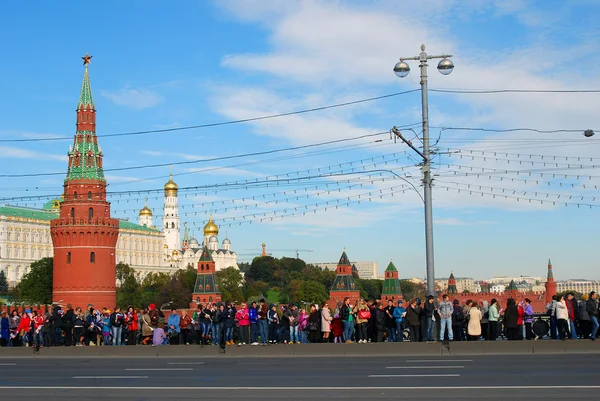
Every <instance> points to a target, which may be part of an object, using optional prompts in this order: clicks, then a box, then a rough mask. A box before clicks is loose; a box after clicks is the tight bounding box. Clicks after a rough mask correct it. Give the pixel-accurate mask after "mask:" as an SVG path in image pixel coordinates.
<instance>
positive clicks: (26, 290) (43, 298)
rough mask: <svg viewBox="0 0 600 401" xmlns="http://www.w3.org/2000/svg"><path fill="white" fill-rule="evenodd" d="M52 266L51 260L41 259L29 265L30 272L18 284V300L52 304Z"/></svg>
mask: <svg viewBox="0 0 600 401" xmlns="http://www.w3.org/2000/svg"><path fill="white" fill-rule="evenodd" d="M52 266H53V259H52V258H42V259H40V260H38V261H36V262H33V263H32V264H31V270H30V271H29V273H27V274H26V275H25V276H23V278H22V279H21V282H20V284H19V298H20V299H21V300H22V301H27V302H33V303H37V304H50V303H52Z"/></svg>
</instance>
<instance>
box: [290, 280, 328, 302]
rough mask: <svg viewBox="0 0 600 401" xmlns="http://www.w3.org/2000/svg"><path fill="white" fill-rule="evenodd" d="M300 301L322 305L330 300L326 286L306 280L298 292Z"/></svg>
mask: <svg viewBox="0 0 600 401" xmlns="http://www.w3.org/2000/svg"><path fill="white" fill-rule="evenodd" d="M296 296H297V297H298V301H306V302H309V303H316V304H319V305H320V304H321V302H323V301H325V300H327V299H329V293H328V292H327V290H326V289H325V286H324V285H323V284H321V283H319V282H317V281H312V280H310V281H309V280H305V281H302V283H301V284H300V287H299V288H298V291H297V292H296Z"/></svg>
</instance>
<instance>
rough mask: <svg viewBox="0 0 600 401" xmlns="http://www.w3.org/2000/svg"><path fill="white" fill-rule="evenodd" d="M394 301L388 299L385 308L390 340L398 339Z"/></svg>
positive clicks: (386, 325)
mask: <svg viewBox="0 0 600 401" xmlns="http://www.w3.org/2000/svg"><path fill="white" fill-rule="evenodd" d="M394 309H396V308H395V307H394V301H392V300H391V299H389V300H388V302H387V306H386V307H385V309H384V310H383V312H384V314H385V327H386V331H387V333H388V342H394V341H396V318H394Z"/></svg>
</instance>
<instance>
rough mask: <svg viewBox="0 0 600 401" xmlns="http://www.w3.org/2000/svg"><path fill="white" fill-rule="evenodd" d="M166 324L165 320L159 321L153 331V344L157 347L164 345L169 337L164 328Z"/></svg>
mask: <svg viewBox="0 0 600 401" xmlns="http://www.w3.org/2000/svg"><path fill="white" fill-rule="evenodd" d="M164 327H165V325H164V323H163V322H159V323H158V326H157V327H156V328H155V329H154V332H153V333H152V346H153V347H157V346H159V345H163V343H164V342H165V340H166V339H167V334H166V333H165V329H164Z"/></svg>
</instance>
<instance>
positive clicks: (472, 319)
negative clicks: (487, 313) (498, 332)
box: [467, 302, 482, 341]
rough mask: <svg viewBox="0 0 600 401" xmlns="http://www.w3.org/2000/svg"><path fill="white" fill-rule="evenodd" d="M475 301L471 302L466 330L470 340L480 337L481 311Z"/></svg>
mask: <svg viewBox="0 0 600 401" xmlns="http://www.w3.org/2000/svg"><path fill="white" fill-rule="evenodd" d="M477 306H478V305H477V302H473V303H472V304H471V309H470V310H469V325H468V326H467V332H468V333H469V336H470V338H471V341H477V340H479V337H481V317H482V316H481V311H480V310H479V308H478V307H477Z"/></svg>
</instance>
